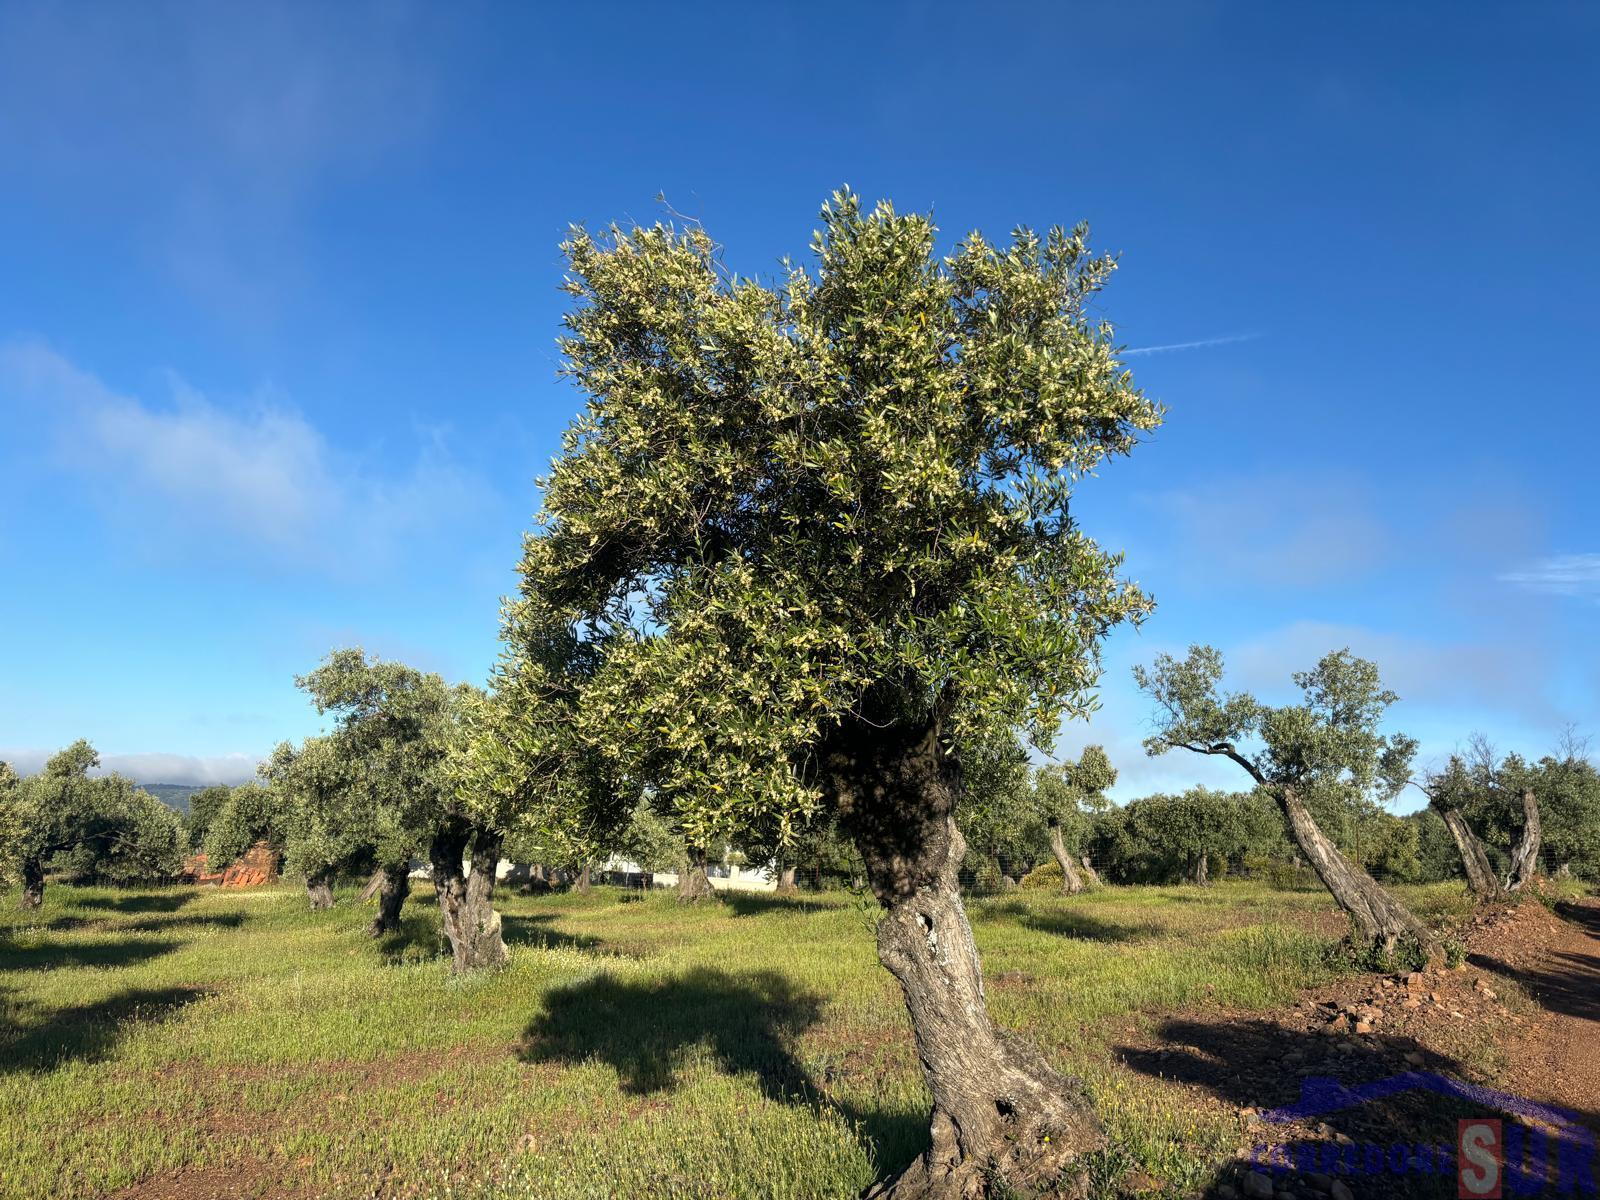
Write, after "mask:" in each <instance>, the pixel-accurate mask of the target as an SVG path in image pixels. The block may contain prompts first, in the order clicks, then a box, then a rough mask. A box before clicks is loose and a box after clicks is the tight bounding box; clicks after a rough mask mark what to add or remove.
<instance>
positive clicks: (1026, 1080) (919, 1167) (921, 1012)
mask: <svg viewBox="0 0 1600 1200" xmlns="http://www.w3.org/2000/svg"><path fill="white" fill-rule="evenodd" d="M824 763H825V768H824V769H825V770H826V771H827V773H828V777H829V785H830V789H831V790H832V791H833V793H834V795H835V797H836V799H837V802H838V805H839V811H840V816H841V819H842V820H843V821H844V823H845V827H846V828H847V829H848V830H849V832H850V834H851V836H852V838H853V839H854V841H855V844H856V847H857V848H858V849H859V850H860V852H861V857H862V859H863V861H864V862H865V863H866V867H867V875H868V879H869V881H870V882H871V885H872V890H873V893H874V894H875V895H876V896H877V899H878V903H879V904H880V905H881V906H882V908H883V917H882V918H881V920H880V921H879V922H878V958H879V961H881V962H882V963H883V965H884V966H885V967H887V968H888V970H889V972H890V973H891V974H892V975H894V977H895V978H896V979H897V980H898V981H899V983H900V988H901V991H902V992H903V993H904V995H905V1000H906V1007H907V1009H909V1010H910V1014H911V1023H912V1027H913V1029H914V1031H915V1035H916V1042H917V1057H918V1060H919V1061H920V1062H921V1064H922V1073H923V1077H924V1079H925V1080H926V1081H927V1084H928V1090H929V1091H930V1092H932V1093H933V1112H932V1117H931V1126H932V1145H931V1146H930V1147H929V1149H928V1150H927V1151H926V1152H925V1153H924V1154H923V1155H922V1157H921V1158H919V1159H918V1160H917V1161H916V1162H915V1163H913V1164H912V1165H911V1167H909V1168H908V1169H907V1170H906V1172H905V1173H904V1174H903V1175H901V1176H900V1177H899V1178H898V1179H896V1180H893V1181H886V1182H885V1183H883V1184H880V1185H878V1187H876V1188H875V1189H873V1191H872V1192H871V1193H869V1194H871V1195H876V1196H893V1197H895V1198H896V1200H905V1198H907V1197H919V1198H920V1197H952V1198H954V1197H962V1198H966V1197H972V1196H980V1195H984V1194H986V1193H987V1194H1007V1195H1010V1194H1016V1193H1021V1194H1025V1195H1026V1194H1033V1193H1035V1192H1038V1191H1041V1190H1045V1189H1049V1188H1057V1187H1059V1188H1060V1189H1061V1190H1059V1191H1055V1192H1052V1194H1053V1195H1059V1196H1068V1197H1081V1196H1082V1195H1084V1194H1085V1193H1086V1190H1087V1179H1086V1178H1085V1177H1084V1174H1083V1173H1082V1172H1081V1171H1078V1170H1077V1169H1076V1168H1075V1167H1074V1164H1075V1162H1076V1160H1077V1159H1078V1157H1079V1156H1080V1155H1082V1154H1083V1153H1084V1152H1086V1151H1089V1150H1092V1149H1094V1148H1095V1147H1097V1146H1099V1145H1100V1144H1101V1142H1102V1134H1101V1130H1100V1126H1099V1124H1098V1122H1097V1121H1096V1120H1095V1118H1094V1116H1093V1114H1092V1113H1091V1112H1090V1111H1089V1108H1088V1105H1087V1102H1086V1100H1085V1098H1084V1094H1083V1091H1082V1088H1081V1085H1079V1084H1078V1083H1077V1082H1076V1081H1075V1080H1073V1079H1070V1078H1068V1077H1066V1076H1064V1075H1061V1074H1059V1073H1058V1072H1057V1071H1056V1070H1055V1069H1054V1068H1053V1067H1051V1066H1050V1064H1049V1063H1048V1062H1046V1061H1045V1059H1044V1056H1043V1055H1042V1054H1040V1053H1039V1052H1038V1050H1036V1049H1035V1048H1034V1047H1032V1046H1031V1045H1029V1044H1028V1043H1027V1042H1025V1041H1024V1040H1022V1039H1021V1038H1019V1037H1017V1036H1016V1035H1014V1034H1011V1033H1009V1032H1007V1031H1005V1030H1002V1029H997V1028H996V1027H995V1025H994V1023H993V1022H992V1021H991V1020H990V1019H989V1012H988V1009H987V1007H986V1005H985V1003H984V994H983V975H982V971H981V968H980V966H979V963H978V952H977V947H976V945H975V944H974V942H973V939H972V929H971V927H970V926H969V925H968V923H967V915H966V912H965V910H964V909H963V908H962V905H961V893H960V890H959V888H958V885H957V873H958V871H959V870H960V867H961V861H962V858H963V856H964V855H965V853H966V844H965V842H964V840H963V839H962V837H961V834H960V832H959V831H958V830H957V829H956V824H955V820H954V809H955V804H956V800H957V797H958V795H959V791H960V773H959V769H958V767H957V764H955V763H954V762H953V761H952V760H950V759H949V758H948V757H947V756H946V754H945V752H944V748H943V746H942V745H941V744H940V738H939V728H938V726H937V724H933V723H930V724H929V725H927V726H926V727H924V728H920V729H910V730H908V729H905V728H904V727H898V728H897V727H894V726H891V727H890V728H889V729H887V730H882V729H878V728H869V727H865V726H863V727H861V728H858V729H850V730H845V731H841V732H840V733H838V734H837V735H836V736H835V737H834V738H833V739H832V741H831V744H830V746H829V747H828V748H827V753H826V755H825V757H824Z"/></svg>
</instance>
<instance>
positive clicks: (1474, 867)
mask: <svg viewBox="0 0 1600 1200" xmlns="http://www.w3.org/2000/svg"><path fill="white" fill-rule="evenodd" d="M1435 811H1437V812H1438V814H1439V815H1440V816H1441V817H1442V818H1444V824H1445V828H1446V829H1448V830H1449V831H1450V836H1451V837H1452V838H1454V839H1455V843H1456V851H1457V852H1458V853H1459V854H1460V855H1461V869H1462V870H1464V871H1465V872H1466V873H1467V887H1468V889H1469V890H1470V891H1471V892H1472V894H1473V895H1474V896H1476V897H1477V898H1478V899H1479V900H1497V899H1499V898H1500V895H1501V888H1500V881H1499V880H1498V879H1496V878H1495V876H1494V868H1493V867H1491V866H1490V865H1489V855H1488V854H1487V853H1486V852H1485V851H1484V848H1483V843H1482V842H1480V841H1479V840H1478V835H1477V834H1475V833H1473V832H1472V826H1470V825H1468V824H1467V819H1466V818H1465V817H1464V816H1462V815H1461V810H1460V809H1459V808H1454V807H1440V806H1435Z"/></svg>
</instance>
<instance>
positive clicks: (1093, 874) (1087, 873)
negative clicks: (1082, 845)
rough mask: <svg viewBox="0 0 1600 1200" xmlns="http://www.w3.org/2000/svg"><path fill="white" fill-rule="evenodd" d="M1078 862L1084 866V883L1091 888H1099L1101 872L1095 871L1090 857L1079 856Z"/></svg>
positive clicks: (1085, 855)
mask: <svg viewBox="0 0 1600 1200" xmlns="http://www.w3.org/2000/svg"><path fill="white" fill-rule="evenodd" d="M1078 861H1079V862H1080V863H1082V864H1083V880H1084V882H1085V883H1087V884H1088V885H1089V886H1090V887H1099V886H1100V883H1101V879H1100V872H1099V871H1096V870H1095V869H1094V867H1093V866H1092V865H1091V864H1090V862H1089V856H1088V855H1087V854H1082V855H1079V856H1078Z"/></svg>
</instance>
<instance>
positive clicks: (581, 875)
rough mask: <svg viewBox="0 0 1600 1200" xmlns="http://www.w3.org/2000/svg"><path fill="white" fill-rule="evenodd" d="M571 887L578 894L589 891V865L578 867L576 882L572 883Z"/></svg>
mask: <svg viewBox="0 0 1600 1200" xmlns="http://www.w3.org/2000/svg"><path fill="white" fill-rule="evenodd" d="M572 886H573V887H574V888H576V889H577V890H578V891H580V892H587V891H588V890H589V864H588V863H584V864H583V865H582V866H580V867H579V868H578V879H577V882H576V883H574V884H573V885H572Z"/></svg>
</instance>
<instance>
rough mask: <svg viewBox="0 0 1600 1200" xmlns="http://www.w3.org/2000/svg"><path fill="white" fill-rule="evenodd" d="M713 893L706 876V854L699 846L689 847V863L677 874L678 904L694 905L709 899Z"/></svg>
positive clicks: (709, 880) (709, 877) (709, 879)
mask: <svg viewBox="0 0 1600 1200" xmlns="http://www.w3.org/2000/svg"><path fill="white" fill-rule="evenodd" d="M713 892H714V889H713V888H712V886H711V876H709V875H707V874H706V852H705V851H704V850H703V849H701V848H700V847H699V846H690V847H689V861H688V862H687V863H685V864H684V867H683V870H681V871H679V872H678V903H679V904H694V903H695V902H697V901H700V900H705V899H709V898H710V897H711V896H712V894H713Z"/></svg>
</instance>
